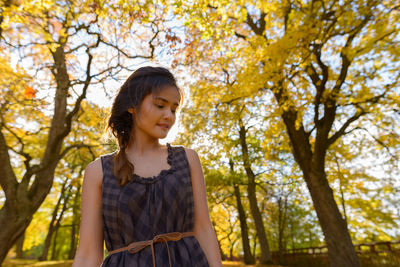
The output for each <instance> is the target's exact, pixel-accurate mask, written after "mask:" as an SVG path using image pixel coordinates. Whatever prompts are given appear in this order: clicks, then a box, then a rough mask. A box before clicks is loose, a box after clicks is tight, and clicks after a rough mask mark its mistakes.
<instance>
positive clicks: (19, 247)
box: [16, 232, 25, 259]
mask: <svg viewBox="0 0 400 267" xmlns="http://www.w3.org/2000/svg"><path fill="white" fill-rule="evenodd" d="M24 241H25V232H24V233H23V234H22V236H21V237H20V238H19V239H18V241H17V244H16V258H17V259H23V258H24V250H23V249H24Z"/></svg>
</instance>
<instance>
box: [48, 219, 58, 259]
mask: <svg viewBox="0 0 400 267" xmlns="http://www.w3.org/2000/svg"><path fill="white" fill-rule="evenodd" d="M59 228H60V227H59V226H56V227H55V229H54V238H53V247H52V249H51V258H50V259H51V260H52V261H55V260H57V255H56V254H57V235H58V229H59Z"/></svg>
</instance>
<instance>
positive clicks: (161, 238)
mask: <svg viewBox="0 0 400 267" xmlns="http://www.w3.org/2000/svg"><path fill="white" fill-rule="evenodd" d="M187 236H194V232H183V233H180V232H172V233H166V234H159V235H156V236H155V237H154V238H153V239H151V240H144V241H138V242H133V243H130V244H129V245H127V246H126V247H122V248H119V249H116V250H112V251H110V252H109V253H108V255H112V254H114V253H118V252H121V251H125V250H128V251H129V252H130V253H132V254H134V253H136V252H139V251H140V250H142V249H144V248H145V247H148V246H151V254H152V256H153V267H156V258H155V256H154V243H159V242H164V243H165V244H166V245H167V251H168V259H169V266H170V267H172V264H171V256H170V253H169V247H168V242H167V241H178V240H180V239H182V238H183V237H187Z"/></svg>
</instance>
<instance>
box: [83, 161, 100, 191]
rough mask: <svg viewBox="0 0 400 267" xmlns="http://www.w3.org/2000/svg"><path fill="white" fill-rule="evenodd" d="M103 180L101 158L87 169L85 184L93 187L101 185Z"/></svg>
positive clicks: (91, 163)
mask: <svg viewBox="0 0 400 267" xmlns="http://www.w3.org/2000/svg"><path fill="white" fill-rule="evenodd" d="M102 179H103V168H102V163H101V158H100V157H99V158H97V159H95V160H94V161H92V162H90V163H89V164H88V165H87V166H86V168H85V175H84V182H85V181H86V183H88V184H91V185H101V182H102Z"/></svg>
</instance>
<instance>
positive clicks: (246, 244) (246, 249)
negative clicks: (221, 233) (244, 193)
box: [233, 184, 255, 264]
mask: <svg viewBox="0 0 400 267" xmlns="http://www.w3.org/2000/svg"><path fill="white" fill-rule="evenodd" d="M233 188H234V189H235V197H236V204H237V209H238V213H239V221H240V230H241V235H242V244H243V253H244V263H245V264H254V263H255V258H254V256H253V255H251V248H250V241H249V230H248V226H247V222H246V213H245V211H244V208H243V205H242V201H241V198H240V190H239V186H238V185H236V184H235V185H234V186H233Z"/></svg>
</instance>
